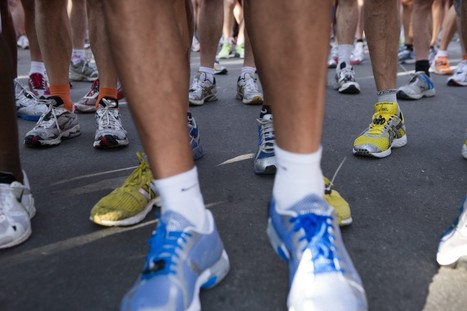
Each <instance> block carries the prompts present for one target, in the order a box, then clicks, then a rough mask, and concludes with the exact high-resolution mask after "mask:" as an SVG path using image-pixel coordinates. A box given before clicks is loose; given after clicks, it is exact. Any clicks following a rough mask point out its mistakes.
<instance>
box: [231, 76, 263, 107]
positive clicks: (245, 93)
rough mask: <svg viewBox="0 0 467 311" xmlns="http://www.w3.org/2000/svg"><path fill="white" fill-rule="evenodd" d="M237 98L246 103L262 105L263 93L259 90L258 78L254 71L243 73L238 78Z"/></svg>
mask: <svg viewBox="0 0 467 311" xmlns="http://www.w3.org/2000/svg"><path fill="white" fill-rule="evenodd" d="M236 97H237V99H239V100H241V101H242V102H243V103H244V104H245V105H260V104H262V103H263V94H262V93H261V92H260V90H259V85H258V79H257V78H256V75H255V74H254V73H253V74H251V73H248V72H246V73H242V74H241V75H240V76H239V77H238V80H237V96H236Z"/></svg>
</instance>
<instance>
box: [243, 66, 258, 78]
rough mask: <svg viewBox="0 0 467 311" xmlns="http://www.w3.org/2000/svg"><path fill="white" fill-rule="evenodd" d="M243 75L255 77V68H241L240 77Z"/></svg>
mask: <svg viewBox="0 0 467 311" xmlns="http://www.w3.org/2000/svg"><path fill="white" fill-rule="evenodd" d="M245 73H249V74H250V75H252V76H255V73H256V68H255V67H250V66H243V67H242V73H241V74H240V75H243V74H245Z"/></svg>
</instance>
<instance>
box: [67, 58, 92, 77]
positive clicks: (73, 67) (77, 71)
mask: <svg viewBox="0 0 467 311" xmlns="http://www.w3.org/2000/svg"><path fill="white" fill-rule="evenodd" d="M69 74H70V76H69V77H70V80H71V81H88V82H92V81H94V80H96V79H97V78H98V72H97V67H96V65H95V64H94V63H92V62H91V61H90V60H89V59H87V58H82V59H81V60H80V61H79V62H77V63H76V64H74V63H73V62H70V71H69Z"/></svg>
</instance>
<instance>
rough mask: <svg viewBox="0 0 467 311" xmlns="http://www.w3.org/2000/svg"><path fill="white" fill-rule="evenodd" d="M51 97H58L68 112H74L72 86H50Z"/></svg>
mask: <svg viewBox="0 0 467 311" xmlns="http://www.w3.org/2000/svg"><path fill="white" fill-rule="evenodd" d="M49 89H50V95H52V96H58V97H60V98H61V99H62V100H63V104H64V106H65V108H66V109H67V110H68V111H73V102H72V101H71V94H70V84H69V83H65V84H55V85H52V84H51V85H50V86H49Z"/></svg>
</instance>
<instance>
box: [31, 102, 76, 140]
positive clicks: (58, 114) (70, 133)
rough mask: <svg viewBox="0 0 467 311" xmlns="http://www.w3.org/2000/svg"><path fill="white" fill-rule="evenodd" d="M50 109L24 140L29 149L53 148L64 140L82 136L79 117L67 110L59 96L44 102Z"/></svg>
mask: <svg viewBox="0 0 467 311" xmlns="http://www.w3.org/2000/svg"><path fill="white" fill-rule="evenodd" d="M43 101H44V102H45V104H46V105H47V107H48V111H47V112H46V113H44V114H43V115H42V116H41V117H40V119H39V121H37V124H36V126H34V128H33V129H32V130H30V131H29V132H28V133H27V134H26V137H25V138H24V144H25V145H26V146H27V147H51V146H56V145H59V144H60V143H61V142H62V139H67V138H73V137H76V136H79V135H80V134H81V131H80V126H79V121H78V116H77V115H76V114H75V113H73V112H70V111H68V110H67V109H65V107H64V105H63V101H62V99H61V98H60V97H58V96H51V97H49V98H47V99H44V100H43Z"/></svg>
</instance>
